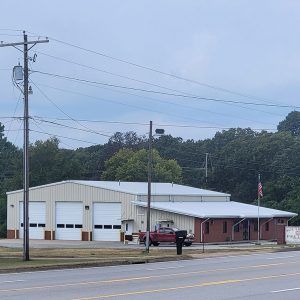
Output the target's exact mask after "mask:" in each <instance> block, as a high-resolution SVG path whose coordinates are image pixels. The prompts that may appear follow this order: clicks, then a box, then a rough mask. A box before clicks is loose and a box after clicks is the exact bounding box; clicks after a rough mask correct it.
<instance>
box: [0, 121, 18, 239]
mask: <svg viewBox="0 0 300 300" xmlns="http://www.w3.org/2000/svg"><path fill="white" fill-rule="evenodd" d="M21 170H22V152H21V151H20V149H18V148H17V147H16V146H14V145H13V144H12V143H10V142H8V141H7V138H6V137H5V136H4V126H3V125H2V124H1V123H0V237H5V235H6V192H8V191H10V190H13V189H17V188H20V187H21V184H22V172H21Z"/></svg>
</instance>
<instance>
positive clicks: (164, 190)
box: [6, 180, 230, 197]
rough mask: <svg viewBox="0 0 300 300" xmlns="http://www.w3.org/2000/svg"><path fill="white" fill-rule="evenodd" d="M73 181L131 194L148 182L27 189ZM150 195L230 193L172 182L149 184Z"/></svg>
mask: <svg viewBox="0 0 300 300" xmlns="http://www.w3.org/2000/svg"><path fill="white" fill-rule="evenodd" d="M67 183H75V184H83V185H86V186H91V187H97V188H102V189H107V190H112V191H117V192H124V193H129V194H133V195H147V193H148V183H147V182H126V181H120V182H119V181H91V180H66V181H60V182H54V183H49V184H45V185H40V186H35V187H31V188H30V189H29V190H35V189H39V188H43V187H49V186H55V185H61V184H67ZM151 190H152V192H151V193H152V195H160V196H163V195H167V196H169V195H171V196H176V195H178V196H209V197H230V194H225V193H220V192H215V191H209V190H203V189H198V188H194V187H190V186H185V185H180V184H175V183H174V184H173V183H156V182H153V183H152V184H151ZM22 191H23V190H16V191H10V192H7V193H6V194H7V195H9V194H13V193H19V192H22Z"/></svg>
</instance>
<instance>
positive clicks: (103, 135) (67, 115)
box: [30, 80, 110, 137]
mask: <svg viewBox="0 0 300 300" xmlns="http://www.w3.org/2000/svg"><path fill="white" fill-rule="evenodd" d="M30 81H31V82H32V83H33V84H34V86H35V87H36V88H37V89H38V90H39V92H40V93H41V94H42V95H43V96H44V97H45V98H46V99H47V100H48V101H50V102H51V103H52V104H53V105H54V106H55V107H56V108H57V109H58V110H59V111H60V112H62V113H63V114H64V115H65V116H67V117H68V118H69V119H70V120H72V121H74V122H75V123H77V124H78V125H80V126H82V127H84V128H86V129H88V130H91V129H90V128H88V127H86V126H85V125H83V124H81V123H79V122H78V121H76V120H75V119H74V118H72V117H71V116H69V115H68V114H67V113H66V112H65V111H63V110H62V109H61V108H60V107H59V106H58V105H57V104H56V103H55V102H54V101H53V100H51V99H50V98H49V97H48V96H47V95H46V94H45V93H44V92H43V91H42V90H41V89H40V88H39V87H38V86H37V85H36V84H35V83H34V82H33V81H32V80H30ZM97 134H100V133H97ZM100 135H102V136H106V137H110V136H108V135H106V134H100Z"/></svg>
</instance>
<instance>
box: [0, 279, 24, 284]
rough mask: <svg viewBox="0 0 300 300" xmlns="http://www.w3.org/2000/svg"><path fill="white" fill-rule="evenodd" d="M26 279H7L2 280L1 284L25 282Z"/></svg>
mask: <svg viewBox="0 0 300 300" xmlns="http://www.w3.org/2000/svg"><path fill="white" fill-rule="evenodd" d="M24 281H26V280H21V279H19V280H6V281H1V282H0V284H1V283H15V282H24Z"/></svg>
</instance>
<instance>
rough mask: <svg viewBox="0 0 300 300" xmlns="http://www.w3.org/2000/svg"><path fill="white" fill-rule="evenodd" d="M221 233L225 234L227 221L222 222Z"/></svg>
mask: <svg viewBox="0 0 300 300" xmlns="http://www.w3.org/2000/svg"><path fill="white" fill-rule="evenodd" d="M223 233H227V221H223Z"/></svg>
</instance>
